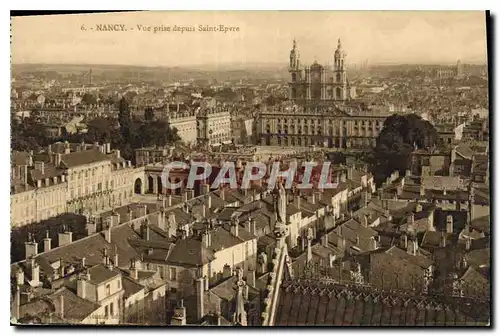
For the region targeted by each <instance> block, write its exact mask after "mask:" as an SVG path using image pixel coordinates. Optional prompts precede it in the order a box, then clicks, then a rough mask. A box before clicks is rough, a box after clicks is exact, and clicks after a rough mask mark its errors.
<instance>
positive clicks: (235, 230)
mask: <svg viewBox="0 0 500 336" xmlns="http://www.w3.org/2000/svg"><path fill="white" fill-rule="evenodd" d="M239 227H240V225H239V223H238V220H235V221H234V222H233V223H231V234H232V235H233V236H236V237H238V233H239Z"/></svg>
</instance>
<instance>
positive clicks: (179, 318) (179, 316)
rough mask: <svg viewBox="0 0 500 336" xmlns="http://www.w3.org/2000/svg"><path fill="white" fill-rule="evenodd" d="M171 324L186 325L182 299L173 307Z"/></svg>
mask: <svg viewBox="0 0 500 336" xmlns="http://www.w3.org/2000/svg"><path fill="white" fill-rule="evenodd" d="M171 325H186V308H185V307H184V300H182V299H181V300H180V302H179V305H178V306H177V307H176V308H175V309H174V316H172V321H171Z"/></svg>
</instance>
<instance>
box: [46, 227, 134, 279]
mask: <svg viewBox="0 0 500 336" xmlns="http://www.w3.org/2000/svg"><path fill="white" fill-rule="evenodd" d="M132 237H137V234H136V233H135V232H134V230H132V228H131V227H130V226H129V225H122V226H119V227H115V228H113V229H112V231H111V244H110V243H108V242H107V241H106V240H105V239H104V237H103V235H102V234H101V233H96V234H94V235H92V236H89V237H86V238H83V239H79V240H77V241H74V242H73V243H71V244H69V245H65V246H62V247H57V248H54V249H52V250H50V251H49V252H44V253H41V254H39V255H38V256H37V257H36V261H37V262H38V263H39V264H40V267H41V269H42V271H43V272H45V273H46V274H48V275H50V274H52V273H53V271H54V270H53V269H52V267H51V266H50V264H52V263H54V262H56V261H58V260H60V259H62V260H63V263H64V264H66V265H68V264H79V263H80V262H81V260H82V258H83V257H85V263H86V265H88V266H94V265H97V264H100V263H101V262H102V259H103V249H104V248H107V249H108V253H109V254H110V255H111V252H113V253H114V251H115V249H116V251H117V253H118V256H119V258H118V263H119V265H118V266H120V267H121V266H128V264H129V261H130V259H132V257H137V256H138V254H137V252H136V251H135V250H134V248H133V247H132V246H130V244H129V243H128V239H129V238H132Z"/></svg>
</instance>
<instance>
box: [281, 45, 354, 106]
mask: <svg viewBox="0 0 500 336" xmlns="http://www.w3.org/2000/svg"><path fill="white" fill-rule="evenodd" d="M345 58H346V53H345V52H344V50H343V49H342V44H341V42H340V39H339V40H338V44H337V50H335V54H334V63H333V67H331V68H328V67H325V66H322V65H321V64H319V63H318V62H317V61H314V63H313V64H312V65H311V66H304V67H303V66H302V65H301V64H300V54H299V50H298V48H297V42H296V41H295V40H294V41H293V48H292V50H291V51H290V65H289V72H290V75H291V82H290V91H289V98H290V100H293V101H296V102H298V103H304V102H307V101H318V100H323V101H325V100H326V101H337V102H344V101H346V100H349V99H350V98H351V96H350V94H351V92H350V89H351V88H350V86H349V81H348V79H347V74H346V64H345Z"/></svg>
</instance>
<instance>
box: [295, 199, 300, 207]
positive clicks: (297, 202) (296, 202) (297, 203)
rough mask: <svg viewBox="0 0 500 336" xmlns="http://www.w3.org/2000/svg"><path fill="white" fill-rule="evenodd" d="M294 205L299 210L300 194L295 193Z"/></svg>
mask: <svg viewBox="0 0 500 336" xmlns="http://www.w3.org/2000/svg"><path fill="white" fill-rule="evenodd" d="M295 206H296V207H297V209H299V210H300V195H295Z"/></svg>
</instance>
